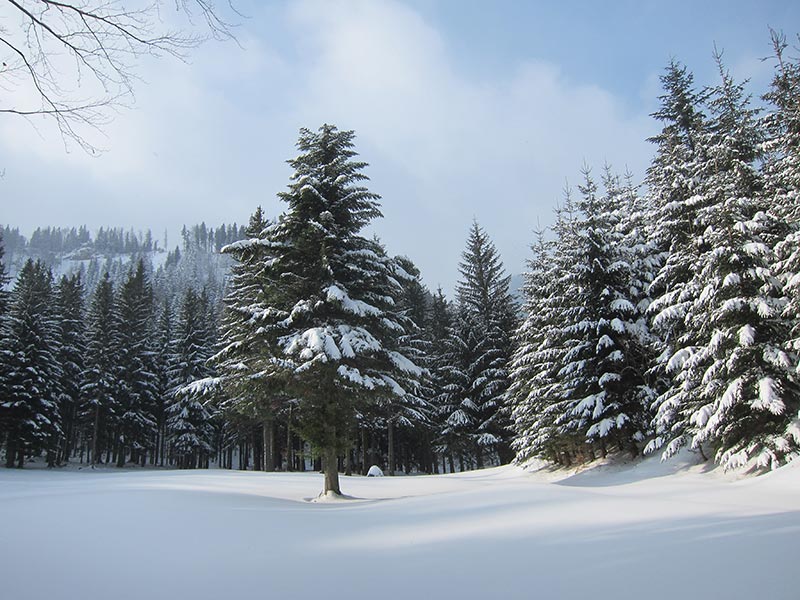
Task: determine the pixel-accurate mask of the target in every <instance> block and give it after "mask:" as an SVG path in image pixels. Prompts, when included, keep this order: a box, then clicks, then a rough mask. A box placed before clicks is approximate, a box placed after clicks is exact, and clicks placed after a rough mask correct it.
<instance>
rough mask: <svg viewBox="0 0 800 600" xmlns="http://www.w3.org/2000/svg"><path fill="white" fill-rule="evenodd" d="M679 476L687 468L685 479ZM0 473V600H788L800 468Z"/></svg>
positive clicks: (798, 524) (793, 588) (647, 465)
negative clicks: (328, 488)
mask: <svg viewBox="0 0 800 600" xmlns="http://www.w3.org/2000/svg"><path fill="white" fill-rule="evenodd" d="M684 467H685V465H684ZM677 468H678V467H677V465H676V464H675V463H668V464H667V465H662V464H660V463H659V462H658V461H655V460H648V461H645V462H644V463H640V464H638V465H637V466H635V467H609V468H607V469H594V470H591V471H586V472H583V473H580V474H574V475H570V474H568V473H565V472H564V471H559V472H546V471H541V472H534V473H525V472H524V471H522V470H521V469H519V468H516V467H501V468H495V469H489V470H485V471H474V472H470V473H463V474H456V475H446V476H419V477H395V478H390V477H384V478H364V477H344V478H343V481H342V487H343V491H344V492H345V493H349V494H351V495H353V496H355V497H356V498H358V499H359V500H357V501H337V502H331V503H312V502H309V501H308V500H309V499H311V498H313V497H314V496H315V495H316V494H317V493H318V492H319V490H320V489H321V487H322V477H321V476H320V475H317V474H308V473H305V474H302V473H296V474H292V473H288V474H286V473H282V474H279V473H271V474H265V473H255V472H236V471H193V472H187V471H138V470H137V471H123V472H120V471H118V470H113V471H112V470H109V471H93V472H92V471H82V472H75V471H52V470H51V471H45V470H36V469H31V470H24V471H16V470H3V471H0V515H2V520H3V528H2V544H0V565H2V567H0V571H2V579H3V597H4V598H9V599H14V600H45V599H47V600H50V599H52V598H81V599H84V600H95V599H96V600H100V599H102V600H105V599H107V598H115V599H119V600H123V599H137V600H138V599H142V598H147V599H150V600H155V599H161V598H163V599H167V598H169V599H192V600H202V599H212V598H213V599H222V598H254V597H261V598H281V599H289V598H319V597H327V596H332V597H339V596H341V597H344V598H348V599H352V600H356V599H361V598H363V599H367V598H370V599H372V598H383V599H394V598H398V599H399V598H408V597H409V596H410V595H411V597H419V598H459V599H465V598H481V599H488V598H504V599H510V598H614V599H615V600H623V599H627V598H631V599H632V598H648V599H658V598H665V599H666V598H676V597H681V598H701V597H706V598H726V599H736V598H742V599H745V598H755V597H758V598H764V599H770V600H781V599H787V600H788V599H796V598H798V597H800V590H799V589H798V584H797V582H796V580H795V579H794V577H793V575H792V573H793V570H792V567H793V564H794V562H795V560H796V556H797V553H798V550H800V538H798V535H797V532H798V530H800V510H798V508H799V507H800V468H798V467H794V466H788V467H784V468H782V469H779V470H778V471H776V472H773V473H771V474H768V475H765V476H762V477H758V478H747V479H742V480H739V481H731V480H730V479H728V478H724V477H721V476H715V474H713V473H712V474H708V473H702V472H700V471H701V470H702V467H690V468H684V469H683V470H680V471H679V470H677Z"/></svg>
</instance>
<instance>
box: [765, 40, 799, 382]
mask: <svg viewBox="0 0 800 600" xmlns="http://www.w3.org/2000/svg"><path fill="white" fill-rule="evenodd" d="M772 42H773V48H774V51H775V56H774V60H775V74H774V76H773V79H772V84H771V86H770V89H769V91H768V92H767V94H765V95H764V99H765V100H767V101H768V102H769V103H770V109H769V110H768V111H767V113H766V116H765V117H764V119H763V127H764V131H765V136H766V139H765V141H764V143H763V145H762V149H763V151H764V154H765V156H764V166H763V174H764V191H763V194H762V195H763V197H764V200H765V203H766V205H767V207H768V214H770V215H771V216H773V217H774V218H775V219H776V220H777V221H778V222H780V223H782V224H783V230H782V231H780V232H778V235H777V236H776V239H775V240H774V241H773V242H772V244H771V245H772V247H773V248H774V252H775V258H776V260H777V262H776V265H775V274H776V276H777V277H778V278H779V280H780V283H781V285H782V287H783V294H784V296H785V297H786V300H787V302H786V306H785V307H784V310H783V317H784V319H785V320H787V321H788V323H789V325H790V327H791V331H790V332H789V337H788V339H787V340H786V344H785V349H786V351H787V352H788V353H789V355H790V357H791V360H792V361H793V364H794V366H795V371H796V372H798V373H800V360H799V359H798V357H799V356H800V59H798V58H797V57H796V56H795V57H794V58H792V57H791V56H790V55H789V53H788V51H787V49H788V48H789V46H788V44H787V41H786V37H785V36H784V35H782V34H780V33H777V32H774V31H773V32H772Z"/></svg>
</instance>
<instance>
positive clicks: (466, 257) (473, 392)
mask: <svg viewBox="0 0 800 600" xmlns="http://www.w3.org/2000/svg"><path fill="white" fill-rule="evenodd" d="M459 271H460V273H461V279H460V280H459V282H458V284H457V287H456V297H457V309H456V310H457V312H458V317H457V319H456V322H455V325H454V327H453V330H452V340H451V358H452V361H453V362H452V363H451V369H450V380H451V381H450V383H449V384H448V387H449V391H448V392H447V394H448V399H447V400H446V401H445V402H444V403H443V404H444V406H446V407H448V408H446V410H448V411H452V412H450V413H449V414H447V415H446V416H445V419H444V421H445V423H446V424H448V425H446V428H447V432H446V435H451V434H454V433H455V432H456V431H459V430H461V429H463V428H466V430H464V431H463V434H459V437H463V436H464V435H466V436H467V438H468V439H469V446H470V448H469V453H470V455H472V456H474V458H475V462H476V464H477V466H478V467H479V468H480V467H483V465H484V462H485V460H489V461H491V462H500V463H505V462H508V461H510V460H511V459H512V458H513V456H512V455H511V452H510V431H509V427H508V416H507V415H506V413H505V412H504V410H503V407H504V401H505V394H506V390H507V389H508V385H509V376H508V366H509V360H510V357H511V351H512V350H511V336H512V335H513V331H514V329H515V327H516V322H515V319H516V314H515V312H516V311H515V306H514V302H513V300H512V298H511V294H510V292H509V279H510V278H509V277H508V276H506V274H505V269H504V268H503V264H502V262H501V260H500V256H499V254H498V252H497V249H496V248H495V246H494V244H493V243H492V241H491V240H490V239H489V236H488V235H487V234H486V232H485V231H484V230H483V229H482V228H481V227H480V226H479V225H478V223H477V222H473V223H472V226H471V227H470V232H469V238H468V240H467V247H466V249H465V250H464V252H463V253H462V258H461V263H460V265H459ZM456 370H458V371H459V373H456ZM462 451H464V450H463V449H462Z"/></svg>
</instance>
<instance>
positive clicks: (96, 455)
mask: <svg viewBox="0 0 800 600" xmlns="http://www.w3.org/2000/svg"><path fill="white" fill-rule="evenodd" d="M92 464H93V465H98V464H100V406H95V411H94V427H93V430H92Z"/></svg>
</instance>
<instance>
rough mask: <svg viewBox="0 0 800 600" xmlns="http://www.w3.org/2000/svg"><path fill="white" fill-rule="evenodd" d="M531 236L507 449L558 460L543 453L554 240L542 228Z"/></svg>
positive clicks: (549, 383)
mask: <svg viewBox="0 0 800 600" xmlns="http://www.w3.org/2000/svg"><path fill="white" fill-rule="evenodd" d="M535 234H536V239H535V242H534V244H533V245H532V246H531V251H532V252H533V256H532V257H531V258H530V259H528V261H527V270H526V271H525V273H524V283H523V287H522V294H523V298H524V300H523V305H522V312H523V315H525V317H524V319H523V320H522V322H521V323H520V324H519V326H518V327H517V330H516V332H515V333H514V348H515V349H514V354H513V356H512V360H511V366H510V369H509V372H510V376H511V385H510V386H509V390H508V399H507V405H508V408H509V411H510V416H511V422H512V424H513V428H514V432H515V439H514V442H513V446H512V447H513V449H514V450H515V451H516V453H517V461H520V462H524V461H526V460H528V459H529V458H532V457H533V456H537V455H540V456H545V457H547V458H549V459H551V460H554V461H556V460H557V459H558V455H557V453H554V452H549V451H548V450H549V449H551V448H552V447H553V444H552V440H551V439H550V432H549V427H548V423H547V422H546V421H545V419H544V417H545V415H546V409H547V406H548V404H549V399H550V395H549V394H548V392H547V389H548V388H549V387H551V386H552V381H553V362H552V352H553V348H552V341H553V337H552V336H551V335H550V329H551V328H552V327H553V326H554V325H555V320H554V319H553V315H552V307H550V303H549V300H550V297H551V295H552V293H553V289H552V286H551V285H550V283H551V281H552V279H551V275H552V274H551V272H550V271H551V269H552V252H553V246H554V242H553V241H552V240H547V239H546V238H545V231H544V230H542V229H539V230H537V231H536V232H535Z"/></svg>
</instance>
